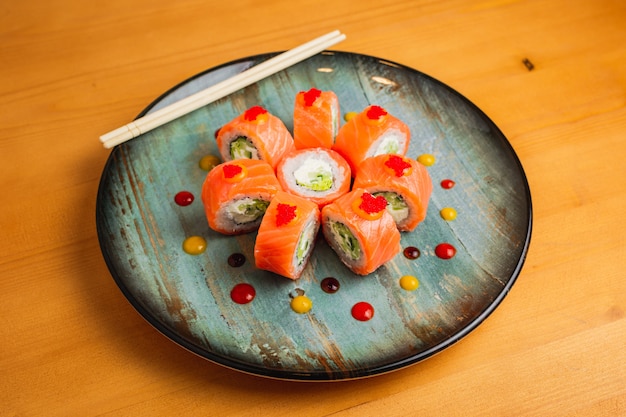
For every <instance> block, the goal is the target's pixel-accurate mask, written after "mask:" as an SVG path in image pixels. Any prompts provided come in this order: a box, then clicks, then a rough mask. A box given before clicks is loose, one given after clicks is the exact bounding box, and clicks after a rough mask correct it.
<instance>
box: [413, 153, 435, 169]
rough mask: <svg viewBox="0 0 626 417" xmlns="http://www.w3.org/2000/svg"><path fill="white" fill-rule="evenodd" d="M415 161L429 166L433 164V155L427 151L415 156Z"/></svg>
mask: <svg viewBox="0 0 626 417" xmlns="http://www.w3.org/2000/svg"><path fill="white" fill-rule="evenodd" d="M417 162H419V163H420V164H422V165H424V166H427V167H429V166H431V165H434V164H435V155H431V154H429V153H425V154H423V155H420V156H418V157H417Z"/></svg>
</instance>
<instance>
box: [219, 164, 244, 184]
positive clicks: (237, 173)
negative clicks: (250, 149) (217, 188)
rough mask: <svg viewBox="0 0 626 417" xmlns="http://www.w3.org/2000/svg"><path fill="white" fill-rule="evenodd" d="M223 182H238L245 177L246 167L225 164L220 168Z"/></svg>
mask: <svg viewBox="0 0 626 417" xmlns="http://www.w3.org/2000/svg"><path fill="white" fill-rule="evenodd" d="M222 173H223V175H224V180H226V181H227V182H239V181H241V180H242V179H244V178H245V177H246V175H247V170H246V167H245V166H243V165H239V164H227V165H224V166H223V167H222Z"/></svg>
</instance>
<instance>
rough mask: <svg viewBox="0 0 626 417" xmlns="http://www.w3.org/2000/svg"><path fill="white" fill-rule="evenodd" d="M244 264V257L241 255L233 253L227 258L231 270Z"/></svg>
mask: <svg viewBox="0 0 626 417" xmlns="http://www.w3.org/2000/svg"><path fill="white" fill-rule="evenodd" d="M245 263H246V257H245V255H244V254H243V253H233V254H231V255H230V256H229V257H228V265H230V266H232V267H233V268H239V267H240V266H242V265H243V264H245Z"/></svg>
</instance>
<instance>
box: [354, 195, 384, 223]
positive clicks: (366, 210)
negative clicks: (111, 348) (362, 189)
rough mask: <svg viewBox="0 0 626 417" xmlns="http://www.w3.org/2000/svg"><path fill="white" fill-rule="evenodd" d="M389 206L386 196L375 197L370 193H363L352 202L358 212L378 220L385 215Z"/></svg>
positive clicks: (364, 216) (367, 217) (366, 217)
mask: <svg viewBox="0 0 626 417" xmlns="http://www.w3.org/2000/svg"><path fill="white" fill-rule="evenodd" d="M386 208H387V200H385V197H383V196H381V195H380V196H378V197H374V196H373V195H371V194H370V193H363V194H362V195H361V198H357V199H355V200H354V202H353V203H352V209H353V210H354V212H355V213H356V214H358V215H359V216H361V217H363V218H364V219H367V220H377V219H380V218H381V217H382V216H383V213H384V212H385V209H386Z"/></svg>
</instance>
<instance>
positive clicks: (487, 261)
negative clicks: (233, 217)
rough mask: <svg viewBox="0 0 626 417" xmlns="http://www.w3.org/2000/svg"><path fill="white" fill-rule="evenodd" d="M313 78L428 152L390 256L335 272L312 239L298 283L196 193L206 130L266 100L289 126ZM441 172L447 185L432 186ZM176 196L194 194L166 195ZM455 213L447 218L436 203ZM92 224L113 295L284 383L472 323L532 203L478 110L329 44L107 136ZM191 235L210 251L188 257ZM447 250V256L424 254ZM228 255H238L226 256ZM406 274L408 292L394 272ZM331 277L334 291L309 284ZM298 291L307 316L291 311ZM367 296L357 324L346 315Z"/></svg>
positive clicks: (510, 265) (192, 84)
mask: <svg viewBox="0 0 626 417" xmlns="http://www.w3.org/2000/svg"><path fill="white" fill-rule="evenodd" d="M273 55H275V54H266V55H259V56H253V57H249V58H245V59H241V60H238V61H235V62H230V63H228V64H225V65H222V66H220V67H217V68H213V69H210V70H208V71H206V72H204V73H202V74H199V75H198V76H196V77H193V78H192V79H189V80H187V81H185V82H183V83H182V84H180V85H178V86H176V87H175V88H173V89H172V90H171V91H169V92H167V93H166V94H164V95H163V96H162V97H161V98H159V99H158V100H156V102H155V103H153V104H152V105H151V106H150V107H149V108H148V109H147V110H146V111H145V112H150V111H153V110H155V109H157V108H159V107H161V106H164V105H166V104H169V103H171V102H173V101H176V100H179V99H180V98H182V97H184V96H187V95H189V94H191V93H194V92H196V91H199V90H200V89H203V88H206V87H207V86H209V85H212V84H214V83H216V82H218V81H221V80H223V79H225V78H228V77H230V76H233V75H235V74H237V73H239V72H241V71H243V70H245V69H247V68H249V67H250V66H253V65H256V64H258V63H260V62H262V61H264V60H266V59H268V58H270V57H271V56H273ZM311 87H316V88H319V89H321V90H332V91H334V92H335V93H336V94H337V95H338V97H339V100H340V104H341V110H342V116H343V115H345V114H346V113H347V112H359V111H361V110H363V109H364V108H365V107H366V106H367V105H369V104H377V105H380V106H382V107H384V108H385V109H386V110H387V111H388V112H389V113H391V114H393V115H395V116H397V117H399V118H400V119H401V120H403V121H405V122H406V123H407V124H408V125H409V127H410V129H411V133H412V137H411V145H410V149H409V152H408V156H410V157H413V158H417V157H418V156H420V155H422V154H430V155H433V156H434V157H435V158H436V162H435V164H434V165H432V166H430V167H429V168H428V169H429V172H430V174H431V176H432V179H433V185H434V189H433V193H432V198H431V201H430V205H429V208H428V215H427V218H426V220H425V221H424V222H423V223H421V224H420V225H419V227H418V228H417V229H416V231H414V232H411V233H404V234H403V236H402V245H403V247H405V248H408V247H415V248H417V249H419V251H420V254H421V255H420V256H419V258H417V259H409V258H407V257H405V256H404V255H403V254H402V253H401V254H399V255H397V256H396V257H395V259H394V260H393V261H391V262H389V263H387V264H385V265H384V266H383V267H381V268H380V269H379V270H378V271H377V272H376V273H373V274H371V275H369V276H366V277H360V276H356V275H354V274H352V273H351V272H350V271H349V270H348V269H347V268H346V267H344V266H343V265H342V264H341V263H340V262H339V260H338V259H337V257H336V256H335V254H334V253H333V252H332V250H330V248H329V247H328V246H327V244H326V243H325V242H324V241H323V239H321V238H320V239H318V241H317V244H316V247H315V251H314V254H313V256H312V259H311V262H310V264H309V265H308V267H307V269H306V270H305V272H304V274H303V276H302V277H301V278H300V279H299V280H297V281H291V280H289V279H286V278H283V277H280V276H277V275H274V274H272V273H269V272H265V271H260V270H257V269H256V268H255V267H254V259H253V248H254V239H255V234H254V233H253V234H248V235H244V236H238V237H228V236H222V235H219V234H218V233H215V232H213V231H212V230H210V229H209V228H208V225H207V222H206V219H205V216H204V211H203V207H202V202H201V200H200V190H201V186H202V182H203V180H204V178H205V176H206V174H207V173H206V171H203V170H202V169H201V168H200V167H199V161H200V159H201V158H202V157H203V156H205V155H208V154H214V155H217V154H218V153H217V149H216V145H215V139H214V132H215V131H216V129H218V128H219V127H220V126H222V125H223V124H225V123H226V122H228V121H229V120H231V119H232V118H234V117H235V116H237V115H238V114H240V113H242V112H243V111H245V110H246V109H247V108H249V107H251V106H253V105H262V106H264V107H265V108H266V109H267V110H268V111H269V112H270V113H272V114H274V115H276V116H278V117H280V118H281V119H282V120H283V121H284V123H285V125H286V126H287V127H288V128H289V129H290V130H291V128H292V126H293V122H292V111H293V103H294V98H295V95H296V94H297V93H298V92H299V91H303V90H308V89H309V88H311ZM446 179H450V180H453V181H454V182H455V185H454V187H453V188H444V187H442V186H441V181H442V180H446ZM180 191H188V192H190V193H192V194H193V195H194V196H195V200H194V201H193V203H191V204H190V205H188V206H181V205H179V204H177V203H176V202H175V196H176V194H177V193H179V192H180ZM444 207H451V208H454V209H455V210H456V212H457V213H458V216H457V218H456V219H455V220H453V221H447V220H444V219H443V218H442V217H441V215H440V209H442V208H444ZM96 221H97V229H98V237H99V240H100V245H101V248H102V252H103V255H104V258H105V260H106V262H107V265H108V267H109V269H110V271H111V274H112V275H113V278H114V279H115V281H116V282H117V284H118V285H119V287H120V288H121V290H122V292H123V293H124V295H125V296H126V297H127V298H128V299H129V300H130V302H131V303H132V305H133V306H134V307H135V308H136V309H137V311H138V312H139V313H140V314H141V315H143V316H144V317H145V318H146V319H147V320H148V321H149V322H150V323H151V324H152V325H154V326H155V327H156V328H157V329H158V330H159V331H160V332H162V333H163V334H164V335H166V336H167V337H168V338H170V339H171V340H173V341H174V342H176V343H178V344H179V345H181V346H183V347H184V348H186V349H188V350H190V351H192V352H195V353H196V354H198V355H200V356H202V357H204V358H206V359H209V360H211V361H213V362H216V363H219V364H222V365H224V366H227V367H230V368H233V369H237V370H239V371H243V372H248V373H253V374H256V375H261V376H267V377H273V378H279V379H288V380H345V379H353V378H360V377H365V376H371V375H377V374H381V373H386V372H389V371H392V370H396V369H399V368H403V367H405V366H408V365H410V364H414V363H416V362H418V361H420V360H423V359H425V358H428V357H429V356H431V355H433V354H435V353H438V352H440V351H441V350H443V349H445V348H446V347H448V346H450V345H452V344H453V343H455V342H456V341H458V340H459V339H461V338H462V337H463V336H465V335H467V334H468V333H469V332H470V331H472V330H473V329H474V328H476V326H477V325H479V324H480V323H481V322H482V321H483V320H484V319H485V318H486V317H487V316H488V315H489V314H490V313H491V312H492V311H493V310H494V309H495V308H496V307H497V306H498V304H499V303H500V302H501V301H502V299H503V298H504V296H505V295H506V294H507V293H508V291H509V290H510V289H511V286H512V285H513V283H514V281H515V279H516V278H517V276H518V274H519V272H520V269H521V268H522V264H523V262H524V258H525V255H526V251H527V249H528V244H529V240H530V234H531V199H530V192H529V188H528V183H527V181H526V177H525V175H524V171H523V169H522V166H521V164H520V162H519V160H518V158H517V156H516V155H515V153H514V151H513V149H512V148H511V146H510V144H509V142H508V141H507V139H506V138H505V137H504V135H503V134H502V133H501V132H500V130H499V129H498V128H497V127H496V126H495V125H494V124H493V123H492V121H491V120H490V119H489V118H488V117H487V116H485V114H483V113H482V112H481V111H480V110H479V109H478V108H476V106H474V105H473V104H472V103H471V102H469V101H468V100H467V99H466V98H464V97H462V96H461V95H459V94H458V93H457V92H455V91H454V90H452V89H451V88H449V87H447V86H446V85H444V84H442V83H440V82H438V81H437V80H435V79H433V78H431V77H429V76H427V75H425V74H422V73H420V72H419V71H416V70H414V69H411V68H407V67H405V66H402V65H399V64H396V63H393V62H389V61H385V60H381V59H378V58H374V57H370V56H364V55H358V54H352V53H344V52H330V51H329V52H325V53H322V54H319V55H317V56H315V57H313V58H311V59H308V60H307V61H305V62H302V63H300V64H297V65H295V66H293V67H291V68H289V69H287V70H285V71H282V72H280V73H278V74H276V75H273V76H271V77H270V78H267V79H265V80H263V81H260V82H258V83H256V84H254V85H252V86H250V87H247V88H245V89H243V90H241V91H239V92H237V93H235V94H232V95H230V96H228V97H226V98H224V99H221V100H219V101H217V102H215V103H213V104H210V105H208V106H206V107H204V108H202V109H200V110H197V111H195V112H193V113H190V114H188V115H186V116H184V117H182V118H180V119H178V120H175V121H174V122H171V123H169V124H167V125H165V126H163V127H160V128H158V129H156V130H154V131H152V132H149V133H146V134H144V135H143V136H142V137H141V138H138V139H135V140H132V141H130V142H127V143H124V144H122V145H120V146H117V147H115V148H114V149H113V151H112V152H111V155H110V157H109V160H108V162H107V164H106V166H105V168H104V172H103V174H102V178H101V183H100V187H99V191H98V201H97V211H96ZM189 236H201V237H203V238H205V239H206V241H207V242H208V243H207V249H206V251H205V252H204V253H202V254H200V255H195V256H192V255H189V254H187V253H186V252H185V251H184V250H183V249H182V243H183V241H184V240H185V239H186V238H187V237H189ZM440 243H447V244H450V245H452V246H453V247H454V248H456V255H455V256H454V257H453V258H451V259H447V260H446V259H441V258H439V257H438V256H437V255H436V253H435V248H436V247H437V246H438V245H439V244H440ZM234 253H240V254H242V255H244V256H245V258H246V262H245V263H244V264H243V265H242V266H239V267H232V266H230V265H229V263H228V258H229V256H230V255H231V254H234ZM403 275H412V276H415V277H417V279H418V280H419V287H418V288H417V289H416V290H413V291H407V290H404V289H402V288H401V287H400V285H399V279H400V277H401V276H403ZM326 277H334V278H336V279H337V281H338V282H339V284H340V288H339V290H338V291H336V292H334V293H327V292H325V291H324V290H323V289H322V286H321V281H322V279H323V278H326ZM240 283H247V284H250V285H251V286H252V287H253V288H254V289H255V290H256V297H255V298H254V300H253V301H252V302H250V303H248V304H237V303H235V302H233V300H232V299H231V290H232V289H233V288H234V287H235V285H237V284H240ZM300 293H304V294H305V295H306V296H307V297H308V298H309V299H310V300H312V302H313V308H312V309H311V310H310V311H309V312H308V313H306V314H297V313H295V312H294V311H293V310H292V309H291V307H290V301H291V298H292V297H293V296H294V295H296V294H300ZM358 302H366V303H368V304H369V305H371V306H372V307H373V309H374V316H373V317H372V318H371V319H370V320H368V321H359V320H356V319H355V318H354V317H353V316H352V313H351V311H352V307H353V306H354V305H355V304H357V303H358Z"/></svg>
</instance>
